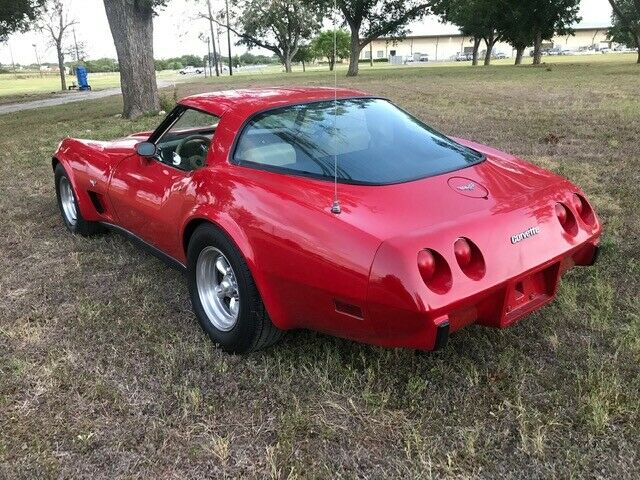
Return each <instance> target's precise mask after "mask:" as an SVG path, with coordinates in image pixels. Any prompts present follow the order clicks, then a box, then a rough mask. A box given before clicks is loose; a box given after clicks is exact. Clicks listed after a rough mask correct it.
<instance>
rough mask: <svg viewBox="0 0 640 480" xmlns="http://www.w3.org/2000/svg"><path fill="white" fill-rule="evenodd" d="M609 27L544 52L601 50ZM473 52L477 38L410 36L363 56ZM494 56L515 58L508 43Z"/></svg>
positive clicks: (384, 42)
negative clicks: (562, 49) (563, 48)
mask: <svg viewBox="0 0 640 480" xmlns="http://www.w3.org/2000/svg"><path fill="white" fill-rule="evenodd" d="M607 30H608V27H598V28H594V27H579V28H576V29H575V34H574V35H566V36H557V37H554V38H553V39H552V41H551V42H545V43H544V44H543V47H544V48H553V47H561V46H566V47H567V48H569V49H571V50H573V51H576V52H577V51H579V50H587V49H596V50H597V49H600V48H602V46H603V45H605V44H607V45H608V43H609V42H608V41H607ZM484 49H485V44H484V42H482V43H481V44H480V51H482V50H484ZM471 51H473V38H472V37H465V36H463V35H461V34H444V35H409V36H407V37H405V38H404V39H402V40H397V41H394V40H391V39H388V38H379V39H377V40H374V41H373V42H372V43H371V47H370V48H365V49H363V51H362V52H361V53H360V58H361V59H366V60H369V59H370V58H371V55H373V58H374V59H385V58H389V57H392V56H400V57H405V58H408V57H412V56H413V57H416V56H419V55H425V54H426V55H429V59H430V60H435V61H437V60H450V59H452V58H453V57H455V55H456V54H457V53H459V52H462V53H470V52H471ZM493 51H494V53H504V54H505V55H506V56H507V57H515V50H513V48H512V47H511V45H509V44H508V43H504V42H499V43H497V44H496V46H495V47H494V50H493Z"/></svg>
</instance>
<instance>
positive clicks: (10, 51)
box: [7, 40, 16, 75]
mask: <svg viewBox="0 0 640 480" xmlns="http://www.w3.org/2000/svg"><path fill="white" fill-rule="evenodd" d="M7 46H8V47H9V54H10V55H11V68H12V69H13V73H14V75H15V73H16V62H15V61H14V60H13V48H11V42H9V40H7Z"/></svg>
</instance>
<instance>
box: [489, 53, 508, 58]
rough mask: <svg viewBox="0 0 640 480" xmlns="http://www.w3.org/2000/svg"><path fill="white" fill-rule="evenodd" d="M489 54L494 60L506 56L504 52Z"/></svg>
mask: <svg viewBox="0 0 640 480" xmlns="http://www.w3.org/2000/svg"><path fill="white" fill-rule="evenodd" d="M491 56H492V57H493V58H495V59H496V60H504V59H505V58H507V55H506V54H505V53H504V52H494V53H492V54H491Z"/></svg>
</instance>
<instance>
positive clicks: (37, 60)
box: [33, 43, 42, 77]
mask: <svg viewBox="0 0 640 480" xmlns="http://www.w3.org/2000/svg"><path fill="white" fill-rule="evenodd" d="M33 49H34V50H35V52H36V62H38V72H39V73H40V76H41V77H42V67H41V66H40V55H38V45H36V44H35V43H34V44H33Z"/></svg>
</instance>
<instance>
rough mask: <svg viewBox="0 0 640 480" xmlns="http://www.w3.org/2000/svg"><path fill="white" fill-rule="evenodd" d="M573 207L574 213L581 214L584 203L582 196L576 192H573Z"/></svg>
mask: <svg viewBox="0 0 640 480" xmlns="http://www.w3.org/2000/svg"><path fill="white" fill-rule="evenodd" d="M573 208H575V209H576V213H577V214H578V215H582V210H584V204H583V203H582V198H580V195H578V194H575V193H574V194H573Z"/></svg>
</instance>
